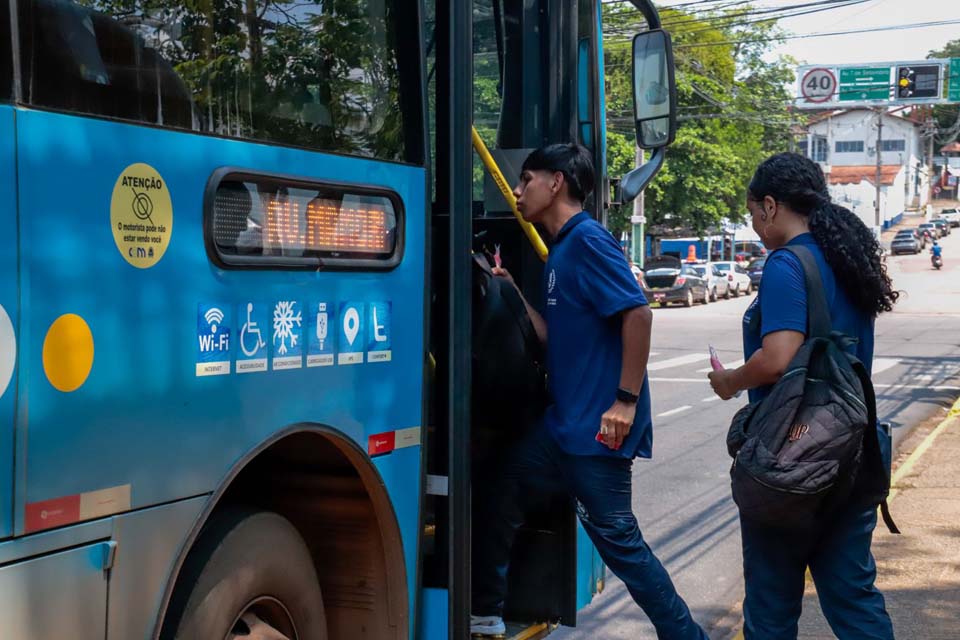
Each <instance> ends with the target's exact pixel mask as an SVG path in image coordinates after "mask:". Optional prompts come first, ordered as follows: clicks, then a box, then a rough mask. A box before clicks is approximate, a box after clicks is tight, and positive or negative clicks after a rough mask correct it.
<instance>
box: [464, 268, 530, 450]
mask: <svg viewBox="0 0 960 640" xmlns="http://www.w3.org/2000/svg"><path fill="white" fill-rule="evenodd" d="M473 267H474V268H473V421H474V424H475V425H476V426H477V427H479V428H478V429H475V432H481V433H482V432H492V433H495V434H499V436H503V437H504V438H505V439H506V440H512V439H515V437H519V436H520V435H521V434H522V433H523V432H524V431H526V429H527V428H528V427H529V426H530V425H531V424H533V423H535V422H536V421H537V420H538V419H539V418H540V416H541V415H542V413H543V410H544V407H545V406H546V398H547V394H546V372H545V368H544V366H543V347H542V345H541V344H540V340H539V338H537V333H536V330H535V329H534V328H533V322H532V321H531V320H530V316H529V315H528V314H527V309H526V307H525V306H524V304H523V300H522V299H521V297H520V294H519V293H518V292H517V290H516V289H515V288H514V287H513V285H511V284H510V283H509V282H507V281H506V280H504V279H503V278H498V277H496V276H495V275H493V271H492V270H491V268H490V264H489V262H488V261H487V259H486V258H485V257H484V256H483V255H482V254H479V253H475V254H474V256H473ZM499 436H498V438H499Z"/></svg>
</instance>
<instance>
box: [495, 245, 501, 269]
mask: <svg viewBox="0 0 960 640" xmlns="http://www.w3.org/2000/svg"><path fill="white" fill-rule="evenodd" d="M493 248H494V252H493V262H494V264H496V265H497V269H502V268H503V260H501V259H500V245H498V244H495V245H493Z"/></svg>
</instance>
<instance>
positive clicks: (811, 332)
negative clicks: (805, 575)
mask: <svg viewBox="0 0 960 640" xmlns="http://www.w3.org/2000/svg"><path fill="white" fill-rule="evenodd" d="M786 250H788V251H790V252H791V253H793V254H794V255H796V256H797V258H799V259H800V262H801V264H802V265H803V270H804V275H805V278H806V289H807V339H806V341H805V342H804V343H803V345H802V346H801V347H800V350H799V351H798V352H797V355H796V356H794V358H793V361H792V362H791V363H790V365H789V366H788V367H787V370H786V371H785V372H784V374H783V376H782V377H781V378H780V380H779V381H778V382H777V383H776V384H774V385H773V388H772V389H771V391H770V394H769V395H768V396H767V397H766V398H764V399H763V400H762V401H760V402H758V403H752V404H750V405H748V406H746V407H744V408H743V409H741V410H740V411H739V412H738V413H737V415H736V416H734V419H733V423H732V424H731V426H730V431H729V433H728V435H727V448H728V451H729V453H730V455H731V456H733V458H734V462H733V467H732V468H731V470H730V475H731V485H732V489H733V499H734V501H735V502H736V503H737V506H738V507H739V508H740V514H741V516H742V517H743V518H744V519H747V520H751V521H754V522H757V523H760V524H763V525H765V526H769V527H775V528H788V529H792V530H798V529H809V528H814V527H816V526H817V525H818V524H821V523H823V522H824V521H826V520H827V519H829V518H830V516H831V515H832V514H833V513H834V512H835V510H836V509H837V508H839V507H842V506H844V505H847V504H850V501H851V500H853V499H856V500H857V502H858V503H860V502H863V504H864V505H872V506H875V505H877V504H881V506H882V511H883V516H884V522H886V524H887V526H888V528H890V530H891V531H892V532H894V533H898V531H897V530H896V525H895V524H894V523H893V521H892V519H890V517H889V512H888V510H887V508H886V497H887V494H888V492H889V488H890V477H889V471H886V472H884V470H883V468H882V462H881V459H882V456H881V455H880V445H879V425H878V423H877V412H876V411H877V410H876V398H875V396H874V391H873V385H872V383H871V381H870V376H869V375H868V374H867V370H866V368H865V367H864V365H863V363H862V362H860V361H859V360H858V359H857V358H856V357H854V356H853V355H851V354H849V353H848V352H847V351H846V350H845V349H844V347H845V346H846V345H847V344H849V340H850V339H849V338H848V337H847V336H844V335H841V334H838V333H835V332H833V331H832V329H831V321H830V312H829V310H828V308H827V303H826V298H825V296H824V294H823V287H822V284H821V280H820V274H819V270H818V269H817V264H816V261H815V260H814V257H813V254H812V253H810V251H809V250H808V249H807V248H806V247H787V248H786ZM758 321H759V309H758V310H757V311H756V312H755V313H754V317H753V318H751V322H758Z"/></svg>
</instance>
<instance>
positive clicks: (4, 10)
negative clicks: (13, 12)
mask: <svg viewBox="0 0 960 640" xmlns="http://www.w3.org/2000/svg"><path fill="white" fill-rule="evenodd" d="M12 95H13V41H12V40H11V38H10V7H9V6H8V4H7V3H6V2H0V101H5V100H9V99H10V96H12Z"/></svg>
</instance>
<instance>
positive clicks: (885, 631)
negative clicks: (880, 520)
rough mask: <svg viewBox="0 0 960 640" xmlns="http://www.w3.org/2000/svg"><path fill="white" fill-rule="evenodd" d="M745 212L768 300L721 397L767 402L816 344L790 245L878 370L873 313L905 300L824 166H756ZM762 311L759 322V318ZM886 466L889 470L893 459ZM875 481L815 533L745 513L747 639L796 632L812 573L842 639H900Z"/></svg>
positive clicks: (755, 307) (749, 322)
mask: <svg viewBox="0 0 960 640" xmlns="http://www.w3.org/2000/svg"><path fill="white" fill-rule="evenodd" d="M747 208H748V209H749V210H750V213H751V216H752V222H753V228H754V230H755V231H756V232H757V233H758V234H759V235H760V237H761V238H762V239H763V244H764V245H765V246H766V247H767V249H768V250H770V251H771V252H772V253H771V254H770V256H769V257H768V258H767V262H766V264H765V265H764V268H763V281H762V282H761V284H760V293H759V297H758V298H757V299H755V300H754V302H753V304H752V305H751V306H750V307H749V308H748V309H747V311H746V313H745V315H744V319H743V348H744V357H745V358H746V363H745V364H744V365H743V366H741V367H739V368H736V369H725V370H721V371H715V372H713V373H710V374H709V378H710V384H711V385H712V387H713V390H714V392H715V393H716V394H717V395H718V396H719V397H720V398H722V399H723V400H729V399H730V398H732V397H734V395H735V394H737V393H738V392H740V391H743V390H747V391H749V394H750V401H751V402H753V403H757V402H760V401H761V400H762V399H763V398H765V397H766V396H767V395H768V394H769V393H770V390H771V387H772V386H773V385H774V384H775V383H776V382H777V381H779V380H780V378H781V376H782V375H783V373H784V371H785V370H786V369H787V367H788V365H789V364H790V362H791V360H793V357H794V356H795V355H796V353H797V351H799V349H800V347H801V346H802V344H803V342H804V340H805V339H806V332H807V289H806V284H805V279H804V270H803V265H802V264H801V263H800V260H799V258H797V257H796V256H795V255H794V254H793V253H791V252H789V251H777V249H780V248H782V247H784V246H787V245H797V246H804V247H806V248H807V249H809V250H810V252H811V253H812V254H813V256H814V258H815V259H816V261H817V266H818V267H819V271H820V279H821V281H822V286H823V290H824V294H825V296H826V300H827V304H828V306H829V309H830V316H831V317H830V319H831V324H832V326H833V328H834V330H836V331H839V332H841V333H843V334H846V335H848V336H850V337H851V338H854V340H853V341H852V343H851V346H850V348H851V349H854V350H855V355H856V356H857V358H858V359H859V360H860V361H861V362H862V363H863V364H864V365H865V366H866V368H867V371H868V372H869V371H870V367H871V363H872V361H873V345H874V319H875V318H876V317H877V315H878V314H879V313H881V312H884V311H891V310H892V309H893V305H894V303H895V302H896V301H897V298H898V296H899V294H898V292H897V291H895V290H894V289H893V286H892V283H891V281H890V277H889V276H888V275H887V272H886V269H885V268H884V266H883V263H882V261H881V251H880V246H879V244H878V243H877V240H876V238H875V237H874V235H873V233H872V232H871V231H870V229H869V228H868V227H867V226H866V225H865V224H864V223H863V222H862V221H861V220H860V218H858V217H857V215H856V214H855V213H853V212H851V211H850V210H849V209H845V208H844V207H841V206H839V205H837V204H834V203H833V202H831V200H830V194H829V192H828V190H827V183H826V180H825V179H824V175H823V171H821V169H820V167H819V166H818V165H817V164H816V163H815V162H813V161H812V160H810V159H808V158H805V157H804V156H801V155H799V154H796V153H781V154H777V155H775V156H772V157H770V158H768V159H767V160H765V161H764V162H763V163H762V164H761V165H760V166H759V167H758V168H757V170H756V172H755V174H754V177H753V180H751V182H750V186H749V188H748V190H747ZM757 313H759V314H760V321H759V322H754V321H753V316H754V314H757ZM881 449H882V447H881ZM881 455H883V456H884V457H886V454H881ZM863 457H864V459H865V460H866V459H867V455H864V456H863ZM882 464H884V465H886V467H887V469H889V465H890V460H889V459H888V458H887V459H885V460H883V462H882ZM864 468H867V467H866V463H864V466H863V467H861V469H864ZM875 482H876V479H875V478H871V476H870V474H868V473H862V472H861V473H858V474H857V484H856V485H855V486H854V494H853V496H852V497H851V498H850V499H849V500H848V501H847V503H846V504H844V505H843V506H842V507H839V508H838V513H836V514H835V515H834V516H833V517H832V518H831V519H830V523H829V524H826V525H822V526H819V525H818V526H817V527H816V529H814V530H812V531H811V530H807V529H804V530H802V531H784V530H783V529H771V528H770V527H768V526H765V525H762V524H760V523H757V522H753V521H751V520H749V519H746V518H743V517H741V518H740V532H741V537H742V543H743V574H744V581H745V583H746V596H745V598H744V601H743V614H744V619H745V623H744V637H745V638H747V640H751V639H756V640H770V639H774V638H776V639H784V640H786V639H792V638H796V637H797V633H798V619H799V617H800V610H801V605H802V603H803V592H804V575H805V573H806V571H807V569H808V568H809V570H810V575H811V576H812V577H813V582H814V584H815V585H816V588H817V595H818V596H819V599H820V607H821V609H822V610H823V614H824V616H825V617H826V619H827V622H828V623H829V624H830V627H831V628H832V629H833V633H834V634H835V635H836V636H837V637H838V638H841V639H842V640H847V639H853V638H874V639H876V640H893V627H892V625H891V623H890V616H889V615H888V614H887V610H886V607H885V605H884V599H883V594H882V593H880V591H879V590H878V589H877V588H876V586H875V585H874V581H875V579H876V576H877V566H876V563H875V562H874V559H873V555H872V553H871V552H870V543H871V539H872V536H873V530H874V528H875V527H876V525H877V504H876V503H875V502H874V501H873V500H874V498H873V497H872V495H873V492H872V490H871V488H870V487H871V486H872V484H871V483H875ZM868 496H871V497H868Z"/></svg>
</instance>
